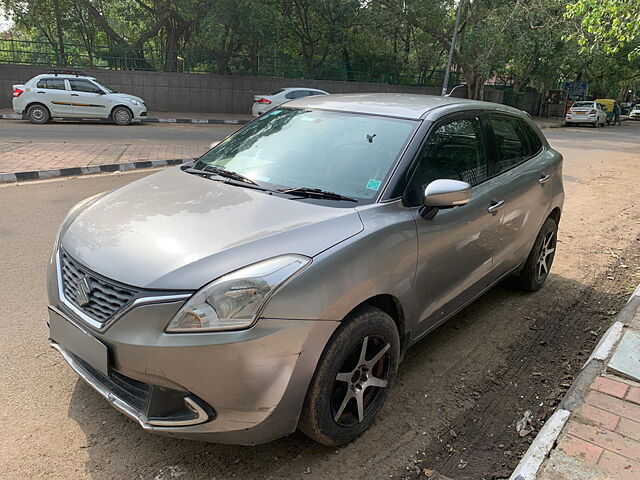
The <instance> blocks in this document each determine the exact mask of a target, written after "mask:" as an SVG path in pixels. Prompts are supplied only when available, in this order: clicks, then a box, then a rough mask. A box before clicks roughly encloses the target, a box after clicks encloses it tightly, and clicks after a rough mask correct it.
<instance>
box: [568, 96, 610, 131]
mask: <svg viewBox="0 0 640 480" xmlns="http://www.w3.org/2000/svg"><path fill="white" fill-rule="evenodd" d="M564 124H565V126H569V125H571V124H578V125H580V124H586V125H591V126H592V127H597V126H598V125H601V126H603V127H605V126H606V125H607V111H606V110H605V108H604V107H603V106H602V105H601V104H599V103H598V102H594V101H593V100H590V101H580V102H576V103H574V104H573V105H571V108H570V109H569V111H568V112H567V114H566V115H565V118H564Z"/></svg>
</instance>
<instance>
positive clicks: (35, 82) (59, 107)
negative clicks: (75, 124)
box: [13, 71, 147, 125]
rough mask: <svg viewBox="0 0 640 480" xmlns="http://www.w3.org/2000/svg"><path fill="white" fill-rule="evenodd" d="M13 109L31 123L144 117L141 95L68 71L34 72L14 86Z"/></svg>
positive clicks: (121, 122)
mask: <svg viewBox="0 0 640 480" xmlns="http://www.w3.org/2000/svg"><path fill="white" fill-rule="evenodd" d="M61 72H65V73H61ZM13 110H14V112H16V113H18V114H20V115H23V116H24V118H26V119H28V120H30V121H31V123H47V122H48V121H50V120H51V119H52V118H87V119H110V120H113V121H114V122H115V123H116V124H118V125H129V124H130V123H131V122H133V121H134V120H140V119H141V118H143V117H146V116H147V105H146V104H145V103H144V100H142V99H141V98H140V97H136V96H134V95H128V94H124V93H116V92H114V91H113V90H111V89H110V88H108V87H106V86H104V85H102V84H101V83H100V82H98V81H97V80H96V79H95V78H93V77H90V76H87V75H84V74H82V73H81V72H69V71H54V72H52V73H45V74H42V75H36V76H35V77H33V78H32V79H31V80H29V81H28V82H26V83H25V84H24V85H14V86H13Z"/></svg>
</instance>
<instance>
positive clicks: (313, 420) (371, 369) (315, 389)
mask: <svg viewBox="0 0 640 480" xmlns="http://www.w3.org/2000/svg"><path fill="white" fill-rule="evenodd" d="M399 358H400V339H399V337H398V330H397V329H396V326H395V324H394V322H393V320H392V319H391V317H389V315H387V314H386V313H384V312H383V311H381V310H379V309H377V308H374V307H371V306H363V307H360V308H358V309H357V310H355V311H354V312H353V313H352V314H351V315H349V317H347V318H346V319H345V320H343V323H342V324H341V325H340V327H339V328H338V330H337V331H336V333H335V334H334V335H333V337H332V338H331V340H329V342H328V343H327V346H326V347H325V351H324V353H323V355H322V358H321V359H320V362H319V363H318V367H317V369H316V372H315V374H314V375H313V378H312V380H311V384H310V386H309V390H308V392H307V398H306V400H305V404H304V407H303V409H302V414H301V416H300V423H299V425H298V427H299V428H300V430H302V432H304V433H305V434H306V435H307V436H308V437H310V438H312V439H313V440H315V441H317V442H319V443H321V444H323V445H330V446H337V445H342V444H344V443H347V442H349V441H351V440H353V439H354V438H356V437H357V436H359V435H360V434H362V433H363V432H364V431H365V430H366V429H367V428H368V427H369V425H370V424H371V422H372V421H373V419H374V418H375V416H376V414H377V413H378V411H379V410H380V408H381V407H382V405H383V404H384V402H385V401H386V399H387V395H388V393H389V389H390V388H391V386H392V384H393V381H394V379H395V376H396V371H397V368H398V361H399Z"/></svg>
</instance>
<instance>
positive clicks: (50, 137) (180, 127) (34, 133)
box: [0, 120, 238, 145]
mask: <svg viewBox="0 0 640 480" xmlns="http://www.w3.org/2000/svg"><path fill="white" fill-rule="evenodd" d="M237 129H238V126H237V125H215V124H212V125H200V124H188V123H172V124H165V123H140V124H134V125H130V126H127V127H119V126H116V125H112V124H109V123H92V122H71V121H64V122H62V121H56V122H51V123H47V124H45V125H33V124H31V123H28V122H26V121H24V120H0V142H33V143H53V142H73V143H83V144H84V143H86V144H95V143H109V144H132V143H145V144H154V145H170V144H181V145H208V144H209V143H211V142H213V141H217V140H222V139H223V138H225V137H226V136H227V135H229V134H231V133H233V132H234V131H236V130H237Z"/></svg>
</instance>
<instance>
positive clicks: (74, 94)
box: [71, 93, 80, 97]
mask: <svg viewBox="0 0 640 480" xmlns="http://www.w3.org/2000/svg"><path fill="white" fill-rule="evenodd" d="M71 96H72V97H79V96H80V95H78V94H77V93H72V94H71Z"/></svg>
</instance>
